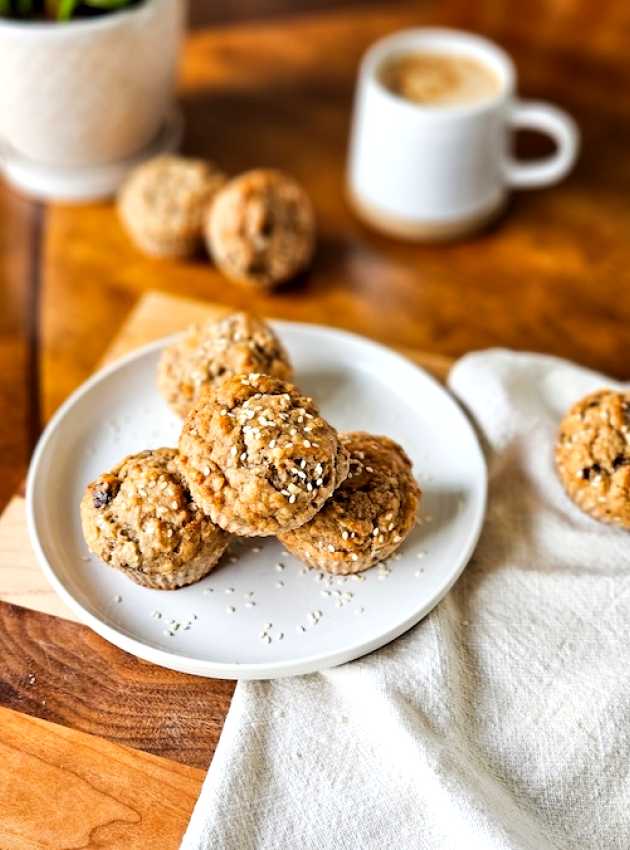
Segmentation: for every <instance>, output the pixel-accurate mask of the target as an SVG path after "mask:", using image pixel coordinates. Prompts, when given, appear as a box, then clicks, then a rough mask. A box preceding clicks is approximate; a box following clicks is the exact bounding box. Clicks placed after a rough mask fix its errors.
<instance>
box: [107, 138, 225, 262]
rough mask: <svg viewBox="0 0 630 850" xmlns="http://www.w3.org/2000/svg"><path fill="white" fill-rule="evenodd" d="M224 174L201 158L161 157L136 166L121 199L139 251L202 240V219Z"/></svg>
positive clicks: (124, 219)
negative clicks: (149, 245) (150, 244)
mask: <svg viewBox="0 0 630 850" xmlns="http://www.w3.org/2000/svg"><path fill="white" fill-rule="evenodd" d="M225 179H226V178H225V175H224V174H223V173H222V172H221V171H220V170H219V169H218V168H217V167H216V166H215V165H213V164H212V163H210V162H206V161H204V160H200V159H188V158H185V157H181V156H173V155H170V154H168V155H163V156H158V157H155V158H154V159H150V160H148V161H147V162H144V163H142V165H139V166H138V167H137V168H135V169H134V170H133V171H132V172H131V174H130V175H129V177H128V178H127V180H126V182H125V183H124V185H123V187H122V189H121V191H120V195H119V210H120V214H121V217H122V219H123V221H124V222H125V224H126V225H127V227H128V229H129V230H130V232H131V234H132V236H136V237H140V238H141V239H142V247H145V245H146V244H147V242H150V241H151V240H153V241H154V242H155V244H156V248H159V245H160V244H163V245H164V248H165V250H169V249H170V248H171V247H174V246H176V245H177V244H178V243H179V242H185V241H187V240H190V239H200V237H201V235H202V232H203V221H204V217H205V215H206V213H207V210H208V207H209V205H210V203H211V201H212V199H213V197H214V195H215V194H216V192H217V190H218V189H219V188H220V187H221V186H222V185H223V183H224V182H225Z"/></svg>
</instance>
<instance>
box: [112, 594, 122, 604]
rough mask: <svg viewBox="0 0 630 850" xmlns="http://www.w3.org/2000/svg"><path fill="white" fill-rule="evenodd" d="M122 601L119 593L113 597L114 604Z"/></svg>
mask: <svg viewBox="0 0 630 850" xmlns="http://www.w3.org/2000/svg"><path fill="white" fill-rule="evenodd" d="M122 601H123V598H122V596H121V595H120V593H117V594H116V596H114V602H118V603H120V602H122Z"/></svg>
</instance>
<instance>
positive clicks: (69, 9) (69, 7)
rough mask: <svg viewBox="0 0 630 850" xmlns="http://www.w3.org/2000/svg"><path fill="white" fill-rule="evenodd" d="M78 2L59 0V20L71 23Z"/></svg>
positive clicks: (75, 0)
mask: <svg viewBox="0 0 630 850" xmlns="http://www.w3.org/2000/svg"><path fill="white" fill-rule="evenodd" d="M77 3H78V0H59V2H58V4H57V20H58V21H69V20H70V18H71V17H72V15H73V13H74V10H75V8H76V6H77Z"/></svg>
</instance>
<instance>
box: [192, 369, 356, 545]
mask: <svg viewBox="0 0 630 850" xmlns="http://www.w3.org/2000/svg"><path fill="white" fill-rule="evenodd" d="M179 447H180V454H181V463H182V469H183V471H184V475H185V476H186V480H187V482H188V485H189V487H190V490H191V493H192V494H193V497H194V499H195V501H196V502H197V503H198V504H199V505H200V506H201V507H202V509H203V510H204V511H205V512H206V513H207V514H208V515H209V516H210V517H211V518H212V519H213V521H214V522H216V523H217V524H218V525H220V526H221V527H222V528H225V529H226V530H228V531H233V532H234V533H237V534H241V535H269V534H277V533H279V532H282V531H287V530H289V529H291V528H296V527H298V526H299V525H302V524H303V523H304V522H307V521H308V520H309V519H310V518H311V517H312V516H314V515H315V513H317V511H318V510H319V509H320V508H321V507H322V505H323V504H324V502H325V501H326V499H327V498H328V497H329V496H330V495H331V493H332V492H333V490H334V489H335V488H336V487H337V486H338V485H339V484H340V483H341V481H343V479H344V478H345V477H346V475H347V472H348V458H347V454H346V451H345V449H343V448H342V446H341V445H340V443H339V440H338V437H337V432H336V431H335V429H334V428H333V427H332V426H331V425H329V423H328V422H326V420H325V419H323V418H322V417H321V416H320V414H319V411H318V410H317V408H316V406H315V404H314V402H313V400H312V399H310V398H308V397H307V396H304V395H302V394H301V393H300V391H299V390H298V389H297V388H296V387H294V386H293V385H292V384H288V383H285V382H284V381H281V380H279V379H278V378H272V377H269V376H267V375H260V374H256V373H252V374H249V375H246V374H243V375H236V376H232V377H229V378H225V379H223V380H222V381H220V382H218V383H216V384H214V385H213V386H210V387H207V388H206V389H205V390H204V392H203V393H202V395H201V397H200V398H199V401H198V402H197V404H196V405H195V406H194V407H193V409H192V410H191V412H190V413H189V414H188V416H187V417H186V420H185V422H184V427H183V430H182V434H181V437H180V444H179Z"/></svg>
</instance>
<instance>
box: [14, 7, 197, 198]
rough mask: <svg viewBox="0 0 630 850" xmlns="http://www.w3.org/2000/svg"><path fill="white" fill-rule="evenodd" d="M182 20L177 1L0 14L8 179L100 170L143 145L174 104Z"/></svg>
mask: <svg viewBox="0 0 630 850" xmlns="http://www.w3.org/2000/svg"><path fill="white" fill-rule="evenodd" d="M184 18H185V0H145V2H144V3H142V4H141V5H139V6H137V7H133V8H131V9H129V10H126V11H120V12H113V13H111V14H108V15H104V16H102V17H98V18H90V19H82V20H81V19H79V20H75V21H70V22H67V23H29V22H16V21H9V20H2V21H0V80H2V85H0V143H1V144H2V147H3V152H4V158H5V167H6V169H7V171H8V174H9V177H11V176H12V167H13V168H17V170H18V171H19V170H20V169H21V170H22V171H24V169H25V168H26V170H28V169H29V168H30V169H31V171H32V172H33V173H35V172H38V173H39V174H40V176H41V175H43V174H46V173H48V174H49V175H55V176H56V177H57V178H58V179H59V178H60V175H61V176H62V175H63V174H68V175H70V174H71V173H73V172H74V171H76V170H77V169H83V170H84V171H85V175H87V174H88V172H90V171H91V172H92V173H96V172H97V171H98V170H99V169H100V173H101V176H102V175H103V174H105V173H109V172H111V171H112V167H113V170H114V171H115V170H116V166H117V165H119V164H121V163H123V162H125V161H129V160H131V159H133V158H134V157H135V156H137V155H139V154H140V153H141V152H142V151H143V150H144V149H146V148H147V146H150V145H151V143H152V142H154V141H155V140H156V138H157V137H158V136H159V134H160V131H163V128H164V125H165V123H166V122H167V119H168V116H169V113H171V112H172V108H173V103H174V91H175V79H176V71H177V60H178V56H179V49H180V44H181V39H182V33H183V28H184ZM7 164H8V165H7ZM86 169H87V170H86ZM119 170H120V169H119ZM18 182H19V180H18ZM101 182H102V181H101ZM106 182H107V181H106ZM61 194H63V192H62V193H61ZM88 194H89V193H88ZM97 194H98V193H97Z"/></svg>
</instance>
